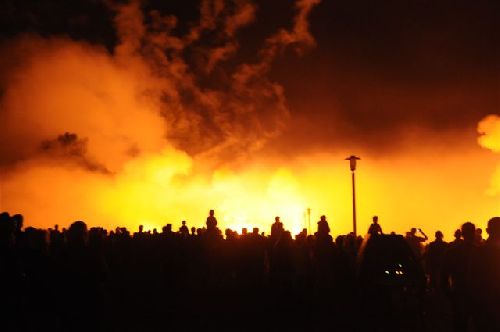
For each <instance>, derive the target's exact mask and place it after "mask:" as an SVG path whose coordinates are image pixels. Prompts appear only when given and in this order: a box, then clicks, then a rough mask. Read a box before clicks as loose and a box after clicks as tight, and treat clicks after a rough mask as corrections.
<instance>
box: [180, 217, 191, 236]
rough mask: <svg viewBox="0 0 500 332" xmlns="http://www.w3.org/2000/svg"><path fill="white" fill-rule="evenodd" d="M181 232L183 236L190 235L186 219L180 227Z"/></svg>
mask: <svg viewBox="0 0 500 332" xmlns="http://www.w3.org/2000/svg"><path fill="white" fill-rule="evenodd" d="M179 233H180V234H181V236H183V237H188V236H189V228H188V227H187V226H186V221H185V220H183V221H182V226H181V227H180V228H179Z"/></svg>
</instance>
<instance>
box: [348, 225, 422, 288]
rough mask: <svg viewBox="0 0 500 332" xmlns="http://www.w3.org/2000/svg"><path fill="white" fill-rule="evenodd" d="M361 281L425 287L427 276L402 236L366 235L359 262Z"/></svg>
mask: <svg viewBox="0 0 500 332" xmlns="http://www.w3.org/2000/svg"><path fill="white" fill-rule="evenodd" d="M357 276H358V281H359V282H360V283H361V284H365V285H368V284H370V285H379V286H384V285H386V286H416V287H417V288H421V287H425V275H424V272H423V270H422V267H421V265H420V263H419V262H418V261H417V260H416V258H415V256H414V254H413V252H412V250H411V249H410V247H409V245H408V243H407V242H406V240H405V239H404V238H403V237H402V236H401V235H375V236H371V235H367V236H366V238H365V239H364V241H363V244H362V245H361V248H360V251H359V255H358V261H357Z"/></svg>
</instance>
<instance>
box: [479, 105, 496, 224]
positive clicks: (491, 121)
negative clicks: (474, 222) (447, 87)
mask: <svg viewBox="0 0 500 332" xmlns="http://www.w3.org/2000/svg"><path fill="white" fill-rule="evenodd" d="M477 131H478V132H479V133H480V134H481V136H479V139H478V142H479V145H481V146H482V147H483V148H486V149H489V150H491V151H493V152H494V153H496V154H497V156H498V154H499V153H500V116H498V115H494V114H491V115H488V116H487V117H485V118H484V119H482V120H481V121H480V122H479V124H478V126H477ZM489 193H490V194H491V195H493V196H495V195H496V196H500V160H497V167H496V170H495V172H494V174H493V176H492V178H491V186H490V189H489ZM498 205H499V207H498V210H500V202H498ZM498 214H500V213H497V215H498Z"/></svg>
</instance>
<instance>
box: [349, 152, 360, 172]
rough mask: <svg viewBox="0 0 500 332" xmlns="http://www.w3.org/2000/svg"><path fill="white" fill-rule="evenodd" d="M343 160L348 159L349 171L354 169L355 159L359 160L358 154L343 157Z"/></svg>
mask: <svg viewBox="0 0 500 332" xmlns="http://www.w3.org/2000/svg"><path fill="white" fill-rule="evenodd" d="M345 160H349V165H350V166H351V171H353V172H354V171H355V170H356V160H361V158H359V157H358V156H355V155H352V156H350V157H347V158H345Z"/></svg>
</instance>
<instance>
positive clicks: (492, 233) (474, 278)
mask: <svg viewBox="0 0 500 332" xmlns="http://www.w3.org/2000/svg"><path fill="white" fill-rule="evenodd" d="M486 232H487V233H488V239H487V240H486V241H484V244H483V245H482V246H480V247H479V248H478V250H477V251H476V252H475V253H473V256H472V260H471V267H470V269H469V271H468V272H469V282H470V286H471V297H472V303H471V307H472V309H473V316H474V321H475V323H476V328H477V330H478V332H483V331H488V332H489V331H491V332H493V331H500V217H493V218H491V219H490V220H489V221H488V227H487V229H486Z"/></svg>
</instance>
